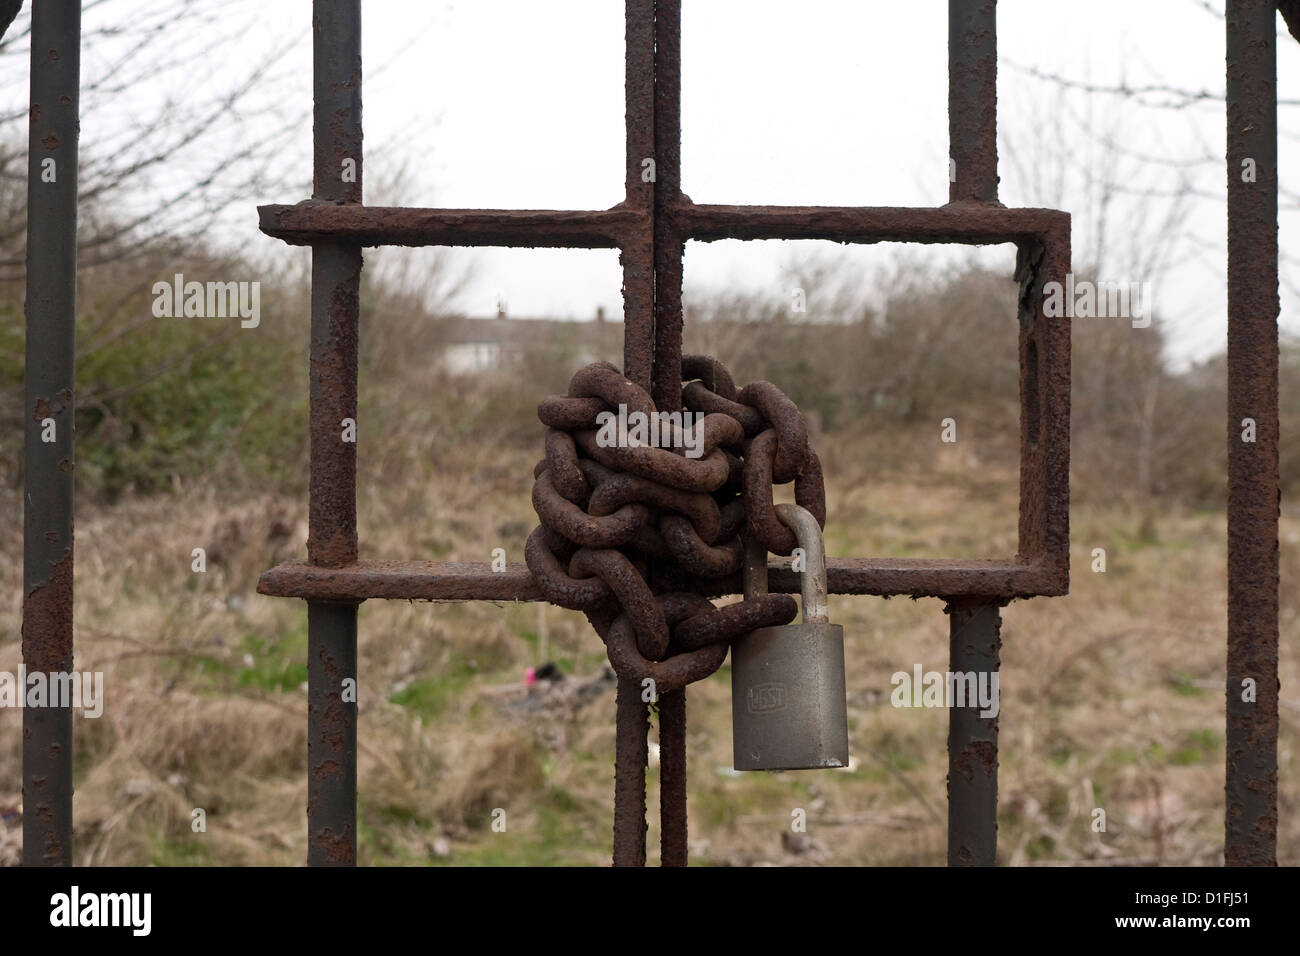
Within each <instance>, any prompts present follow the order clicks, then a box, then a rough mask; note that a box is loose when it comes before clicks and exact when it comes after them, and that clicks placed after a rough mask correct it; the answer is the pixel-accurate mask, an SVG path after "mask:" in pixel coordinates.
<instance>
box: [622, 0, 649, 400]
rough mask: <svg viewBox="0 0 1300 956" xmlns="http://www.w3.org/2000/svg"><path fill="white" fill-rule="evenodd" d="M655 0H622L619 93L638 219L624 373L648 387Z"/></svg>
mask: <svg viewBox="0 0 1300 956" xmlns="http://www.w3.org/2000/svg"><path fill="white" fill-rule="evenodd" d="M654 7H655V5H654V0H625V6H624V14H625V26H624V39H625V41H626V46H627V55H626V59H625V61H624V84H625V86H624V98H625V104H626V105H625V112H626V120H625V122H626V135H627V153H626V161H627V185H626V199H625V200H624V201H625V202H626V203H627V205H628V207H629V208H631V209H635V210H636V211H637V212H639V213H640V214H641V216H642V219H643V225H642V226H641V227H640V228H638V229H637V230H635V232H634V233H632V234H631V235H629V236H627V237H626V238H625V240H624V242H623V246H622V249H621V250H620V252H619V257H620V260H621V262H622V265H623V374H624V375H626V376H627V377H628V378H629V379H631V380H632V381H633V382H636V383H637V384H638V385H640V386H641V387H642V388H644V389H645V390H646V391H649V390H650V367H651V365H652V364H653V362H654V232H653V223H654V197H655V186H656V183H655V179H657V175H658V174H657V170H656V166H657V163H656V159H655V122H654V116H655V101H654V88H655V79H654V76H655V72H654V71H655V10H654Z"/></svg>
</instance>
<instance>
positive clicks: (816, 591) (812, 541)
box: [745, 505, 830, 624]
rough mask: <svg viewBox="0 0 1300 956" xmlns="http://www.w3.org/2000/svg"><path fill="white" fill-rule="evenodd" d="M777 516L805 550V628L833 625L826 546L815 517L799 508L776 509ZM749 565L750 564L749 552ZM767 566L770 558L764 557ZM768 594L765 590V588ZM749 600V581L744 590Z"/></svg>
mask: <svg viewBox="0 0 1300 956" xmlns="http://www.w3.org/2000/svg"><path fill="white" fill-rule="evenodd" d="M776 516H777V518H779V519H780V520H781V523H782V524H783V525H785V526H786V527H787V528H789V529H790V530H791V531H793V532H794V536H795V537H796V538H797V539H798V540H799V547H801V548H803V555H804V559H803V560H804V565H803V567H804V569H803V571H802V573H801V574H800V584H801V588H802V591H803V620H804V623H805V624H825V623H828V622H829V621H830V611H829V609H828V608H827V605H826V591H827V587H826V545H825V543H824V542H823V541H822V529H821V525H819V524H818V523H817V519H816V518H815V517H813V513H812V512H811V511H809V510H808V509H807V508H801V507H800V506H799V505H777V506H776ZM745 560H746V563H748V561H749V557H748V549H747V550H746V559H745ZM763 562H764V565H766V563H767V556H766V554H764V556H763ZM746 571H748V568H746ZM763 584H764V585H766V584H767V573H766V567H764V574H763ZM763 590H764V591H766V590H767V588H766V586H765V587H764V588H763ZM745 592H746V596H747V597H748V592H749V586H748V577H747V578H746V587H745Z"/></svg>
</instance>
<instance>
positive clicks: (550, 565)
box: [524, 355, 826, 694]
mask: <svg viewBox="0 0 1300 956" xmlns="http://www.w3.org/2000/svg"><path fill="white" fill-rule="evenodd" d="M682 375H683V378H684V379H685V381H684V382H683V387H682V402H681V405H682V408H681V409H675V410H674V411H681V410H682V409H684V410H686V411H688V412H696V413H699V414H700V415H701V416H702V417H701V418H700V419H699V420H698V421H697V423H696V425H695V426H694V429H690V430H689V431H688V429H687V426H686V425H685V423H683V424H682V425H681V426H678V425H676V424H675V423H673V424H668V423H665V424H664V430H665V432H666V433H667V438H668V440H667V441H666V442H660V444H661V445H667V446H670V447H651V446H649V445H642V444H630V443H624V444H617V443H615V444H609V443H606V442H600V441H598V440H597V434H598V429H599V427H600V426H599V424H598V416H600V415H601V413H603V412H611V413H614V414H620V413H621V414H625V415H626V416H628V418H629V420H630V419H631V416H632V415H633V413H639V415H638V417H640V416H644V420H645V421H647V422H648V421H650V420H651V419H652V418H653V419H654V420H656V421H658V417H657V416H658V412H659V410H658V409H657V408H656V407H655V404H654V401H653V400H652V399H651V397H650V394H649V393H648V392H646V390H645V389H643V388H641V387H640V386H638V385H637V384H636V383H634V382H631V381H629V380H628V379H627V378H626V377H624V375H623V373H622V372H620V371H619V370H618V369H617V368H616V367H615V366H613V365H611V364H610V363H608V362H596V363H594V364H592V365H588V366H586V367H585V368H582V369H580V370H579V371H578V372H577V373H575V374H574V376H573V378H572V379H571V380H570V382H569V393H568V395H567V396H563V395H553V396H551V397H549V398H546V399H544V400H543V401H542V402H541V403H540V404H539V405H538V409H537V414H538V417H539V418H540V419H541V421H542V423H543V424H544V425H546V426H547V431H546V457H545V458H543V459H542V460H541V461H540V462H538V464H537V467H536V468H535V469H534V470H533V477H534V479H535V480H534V484H533V508H534V510H535V511H536V512H537V517H538V519H539V520H540V521H541V524H540V525H539V526H538V527H537V528H536V529H535V530H534V531H533V533H532V534H531V535H529V537H528V542H527V544H526V546H525V548H524V556H525V560H526V561H527V562H528V568H529V570H530V571H531V572H532V574H533V577H534V579H535V580H536V581H537V583H538V585H539V587H540V588H541V590H542V593H543V594H544V595H545V596H546V598H547V600H549V601H550V602H551V603H553V604H557V605H559V606H560V607H566V608H571V609H574V610H579V611H583V612H584V613H585V614H586V615H587V618H588V620H589V621H590V622H591V624H592V626H593V627H594V628H595V629H596V632H597V633H598V634H599V635H600V637H601V639H602V640H603V641H604V642H605V647H606V650H607V652H608V654H609V662H610V664H611V665H612V666H613V668H614V670H615V671H616V672H617V673H618V675H619V676H620V677H622V678H624V679H625V680H633V681H637V682H644V681H645V680H647V679H649V680H652V681H654V687H655V692H656V693H657V694H664V693H668V692H670V691H674V690H678V689H680V688H683V687H685V686H686V685H687V684H690V683H693V682H695V681H698V680H702V679H704V678H705V677H708V676H709V675H710V674H712V673H713V672H714V671H716V670H717V669H718V668H719V667H721V666H722V662H723V661H724V660H725V659H726V656H727V648H728V646H729V645H730V643H731V641H732V640H734V639H735V638H737V637H739V636H741V635H743V634H747V633H749V632H750V631H752V630H755V629H757V628H761V627H773V626H777V625H781V624H788V623H789V622H790V621H792V620H794V617H795V614H796V613H797V606H796V604H795V601H794V598H792V597H791V596H789V595H787V594H768V595H764V596H761V597H758V598H755V599H750V600H745V601H741V602H739V603H737V604H730V605H727V606H726V607H721V608H719V607H715V606H714V605H713V603H712V602H710V601H709V600H707V599H706V598H704V597H702V596H701V594H700V593H697V592H699V591H704V590H706V589H707V585H708V581H709V579H713V578H723V577H727V576H730V575H734V574H736V573H737V572H738V571H740V570H741V568H742V566H743V563H744V546H743V544H742V539H741V536H742V534H744V533H751V534H754V535H756V536H757V538H758V540H759V541H760V542H762V544H763V545H764V547H765V548H766V549H767V550H768V551H772V552H775V553H776V554H781V555H788V554H790V553H791V551H793V550H794V548H795V547H796V545H797V542H796V541H795V537H794V534H793V533H792V532H791V531H790V530H789V529H788V528H787V527H786V526H785V525H784V524H783V523H782V522H781V521H780V519H778V518H777V516H776V511H775V509H774V506H773V502H772V485H773V484H787V483H789V482H794V495H795V500H796V501H797V502H798V503H799V504H800V505H802V506H803V507H805V508H807V509H808V510H809V511H811V512H812V513H813V515H814V516H815V517H816V518H817V523H818V524H819V525H821V526H822V527H825V524H826V491H825V486H824V483H823V479H822V467H821V461H820V460H819V459H818V457H817V454H816V453H815V452H814V451H813V450H812V446H811V445H810V444H809V440H808V426H807V424H806V422H805V421H804V417H803V415H802V413H801V412H800V411H799V408H798V406H797V405H795V403H794V402H793V401H791V400H790V399H789V398H788V397H787V396H786V394H785V393H784V392H782V391H781V390H780V389H779V388H777V387H776V386H775V385H773V384H772V383H771V382H754V383H752V384H750V385H747V386H745V388H743V389H737V388H736V385H735V382H734V380H733V379H732V377H731V373H730V372H728V371H727V369H726V367H725V366H724V365H723V364H722V363H721V362H719V361H717V360H716V359H714V358H713V357H712V356H708V355H687V356H683V357H682ZM688 438H689V439H690V447H691V448H692V449H693V450H698V451H699V457H694V458H692V457H687V456H686V455H685V454H684V449H685V448H686V447H687V439H688Z"/></svg>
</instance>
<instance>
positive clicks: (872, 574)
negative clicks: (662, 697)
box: [257, 558, 1064, 602]
mask: <svg viewBox="0 0 1300 956" xmlns="http://www.w3.org/2000/svg"><path fill="white" fill-rule="evenodd" d="M826 567H827V577H828V579H829V584H830V588H829V590H830V593H832V594H875V595H895V594H908V595H912V596H915V597H940V596H943V597H972V596H980V597H990V598H1014V597H1033V596H1035V595H1052V594H1061V593H1064V592H1063V591H1062V590H1061V588H1060V586H1059V582H1058V581H1056V580H1055V579H1054V577H1053V575H1051V574H1050V573H1049V571H1048V569H1046V568H1045V567H1043V566H1042V565H1039V564H1025V563H1022V562H1018V561H1015V560H1005V561H999V560H970V561H957V560H929V559H915V558H831V559H830V560H828V561H827V562H826ZM800 577H801V576H800V575H799V574H798V573H796V572H794V571H791V570H790V563H789V561H788V560H786V561H778V562H775V563H773V564H771V565H770V566H769V587H770V588H771V590H772V591H773V592H774V593H780V594H798V593H799V591H800ZM708 583H709V596H710V597H719V596H721V595H724V594H739V593H741V580H740V576H739V575H736V576H733V577H728V578H718V579H715V580H713V581H710V582H708ZM257 590H258V593H260V594H267V595H271V596H273V597H292V598H303V599H305V600H310V601H343V602H349V601H364V600H367V599H371V598H380V599H391V600H423V601H541V600H544V598H543V596H542V592H541V589H540V588H539V587H538V586H537V583H536V582H535V581H534V580H533V576H532V574H531V573H530V572H529V570H528V566H527V565H525V564H523V563H512V564H508V565H506V569H505V570H504V571H493V570H492V568H491V566H490V565H489V564H486V563H468V562H443V561H360V562H357V563H356V564H351V565H347V566H346V567H341V568H323V567H317V566H315V565H311V564H302V563H292V564H281V565H278V566H276V567H274V568H271V569H270V570H269V571H266V572H265V573H263V575H262V577H261V579H260V580H259V581H258V582H257Z"/></svg>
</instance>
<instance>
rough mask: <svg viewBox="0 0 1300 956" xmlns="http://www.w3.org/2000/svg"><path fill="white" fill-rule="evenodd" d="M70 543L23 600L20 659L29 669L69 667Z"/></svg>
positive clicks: (70, 620)
mask: <svg viewBox="0 0 1300 956" xmlns="http://www.w3.org/2000/svg"><path fill="white" fill-rule="evenodd" d="M72 568H73V555H72V546H71V545H69V546H68V549H67V550H66V551H64V553H63V557H61V558H60V559H59V560H58V561H57V562H56V563H55V564H53V565H51V567H50V575H49V577H48V578H47V579H46V580H45V581H44V582H42V583H40V584H37V585H36V586H35V587H33V588H32V589H31V590H30V591H28V592H27V596H26V598H25V599H24V601H23V627H22V639H23V662H24V663H25V664H26V665H27V668H28V669H29V670H31V671H44V672H47V673H48V672H51V671H70V670H71V669H72Z"/></svg>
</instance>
